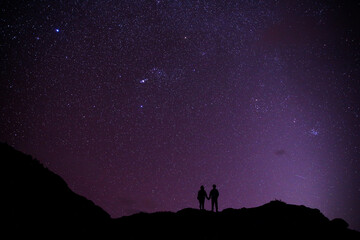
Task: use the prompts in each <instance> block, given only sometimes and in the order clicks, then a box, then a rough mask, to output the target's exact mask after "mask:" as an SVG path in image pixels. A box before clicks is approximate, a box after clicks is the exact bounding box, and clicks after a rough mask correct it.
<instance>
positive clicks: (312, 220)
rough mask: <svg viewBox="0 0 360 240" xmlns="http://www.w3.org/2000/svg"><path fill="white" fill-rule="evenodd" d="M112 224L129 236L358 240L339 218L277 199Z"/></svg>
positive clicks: (359, 236)
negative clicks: (258, 204) (251, 205)
mask: <svg viewBox="0 0 360 240" xmlns="http://www.w3.org/2000/svg"><path fill="white" fill-rule="evenodd" d="M113 224H114V225H113V230H115V231H121V236H128V237H131V238H133V239H145V238H147V237H148V236H151V239H265V238H270V239H271V238H274V239H279V238H280V239H300V238H301V239H326V238H329V239H360V233H359V232H357V231H354V230H350V229H348V224H347V223H346V222H345V221H344V220H342V219H334V220H333V221H330V220H329V219H328V218H326V217H325V216H324V215H323V214H322V213H321V212H320V211H319V210H318V209H311V208H308V207H305V206H297V205H291V204H286V203H284V202H281V201H271V202H270V203H267V204H265V205H263V206H260V207H256V208H242V209H225V210H223V211H222V212H219V213H214V212H211V211H202V210H198V209H192V208H187V209H183V210H180V211H178V212H177V213H172V212H158V213H151V214H148V213H138V214H134V215H132V216H128V217H122V218H119V219H117V220H115V221H114V222H113ZM120 229H121V230H120ZM112 235H116V232H114V233H112ZM119 236H120V235H119Z"/></svg>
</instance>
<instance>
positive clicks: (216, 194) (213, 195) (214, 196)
mask: <svg viewBox="0 0 360 240" xmlns="http://www.w3.org/2000/svg"><path fill="white" fill-rule="evenodd" d="M218 197H219V191H218V190H217V189H216V185H215V184H214V185H213V189H212V190H211V191H210V194H209V198H210V199H211V211H214V205H215V209H216V212H218V201H217V199H218Z"/></svg>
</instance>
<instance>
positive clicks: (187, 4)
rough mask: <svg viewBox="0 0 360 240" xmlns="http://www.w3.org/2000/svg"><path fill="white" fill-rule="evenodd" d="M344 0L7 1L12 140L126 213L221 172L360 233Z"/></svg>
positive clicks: (352, 73) (350, 16)
mask: <svg viewBox="0 0 360 240" xmlns="http://www.w3.org/2000/svg"><path fill="white" fill-rule="evenodd" d="M330 2H331V1H328V2H325V1H313V0H312V1H251V0H247V1H195V0H194V1H190V0H188V1H185V0H184V1H176V0H173V1H165V0H164V1H161V0H159V1H150V0H149V1H133V0H132V1H125V0H124V1H111V0H107V1H105V0H104V1H100V0H98V1H47V0H43V1H25V2H24V3H23V4H15V3H14V2H13V1H3V2H2V3H1V79H0V94H1V95H0V96H1V105H0V107H1V108H0V114H1V115H0V116H1V123H0V141H3V142H8V143H9V144H11V145H12V146H14V147H16V148H17V149H20V150H21V151H24V152H26V153H28V154H31V155H33V156H34V157H36V158H37V159H39V160H40V161H41V162H42V163H43V164H44V165H45V166H47V167H48V168H49V169H50V170H52V171H54V172H55V173H57V174H59V175H60V176H62V177H63V178H64V179H65V181H66V182H67V183H68V184H69V186H70V187H71V189H73V190H74V191H75V192H77V193H79V194H81V195H84V196H85V197H87V198H89V199H91V200H92V201H94V202H95V203H96V204H98V205H99V206H101V207H102V208H104V209H105V210H106V211H107V212H109V213H110V214H111V216H112V217H120V216H124V215H129V214H133V213H136V212H139V211H146V212H154V211H163V210H166V211H177V210H180V209H182V208H185V207H194V208H197V207H198V203H197V200H196V193H197V191H198V189H199V188H200V185H204V186H205V189H206V190H207V191H209V190H210V188H211V185H212V184H213V183H216V184H217V186H218V189H219V191H220V198H219V207H220V209H224V208H229V207H232V208H241V207H254V206H259V205H261V204H264V203H266V202H268V201H270V200H274V199H281V200H283V201H285V202H287V203H292V204H301V205H306V206H309V207H313V208H318V209H320V210H321V211H322V212H323V213H324V214H325V215H326V216H327V217H329V218H334V217H341V218H344V219H345V220H346V221H348V222H349V223H350V227H351V228H355V229H358V230H360V217H359V216H360V206H359V204H358V203H359V200H360V159H359V158H360V146H359V143H360V119H359V114H360V99H359V95H360V84H359V79H360V74H359V72H360V41H359V40H360V37H359V35H360V34H359V22H360V20H359V16H360V10H359V9H360V6H359V4H358V3H356V2H355V1H354V2H351V1H344V2H346V3H340V1H338V2H339V3H334V2H335V1H334V2H332V3H330ZM342 2H343V1H342ZM205 207H206V208H207V209H209V207H210V204H209V203H206V204H205Z"/></svg>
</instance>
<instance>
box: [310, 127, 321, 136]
mask: <svg viewBox="0 0 360 240" xmlns="http://www.w3.org/2000/svg"><path fill="white" fill-rule="evenodd" d="M310 134H312V135H314V136H317V135H319V131H318V130H316V129H315V128H312V129H311V130H310Z"/></svg>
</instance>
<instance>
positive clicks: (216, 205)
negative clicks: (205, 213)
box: [215, 199, 218, 212]
mask: <svg viewBox="0 0 360 240" xmlns="http://www.w3.org/2000/svg"><path fill="white" fill-rule="evenodd" d="M215 208H216V212H218V201H217V199H216V200H215Z"/></svg>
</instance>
